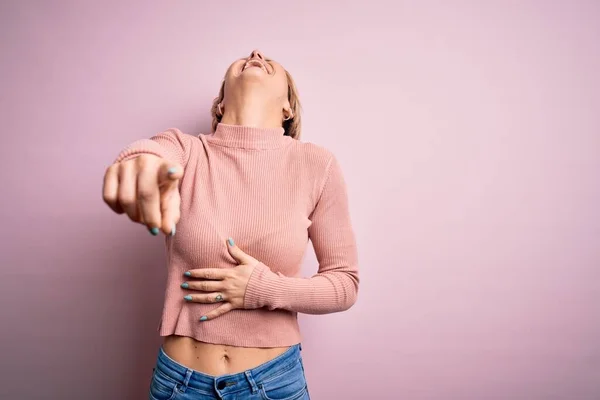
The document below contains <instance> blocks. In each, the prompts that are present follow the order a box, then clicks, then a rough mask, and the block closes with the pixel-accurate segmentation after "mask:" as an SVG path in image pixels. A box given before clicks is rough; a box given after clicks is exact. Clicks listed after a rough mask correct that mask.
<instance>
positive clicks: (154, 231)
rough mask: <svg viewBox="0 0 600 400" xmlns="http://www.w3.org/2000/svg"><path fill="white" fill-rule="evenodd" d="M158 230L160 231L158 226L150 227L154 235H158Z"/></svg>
mask: <svg viewBox="0 0 600 400" xmlns="http://www.w3.org/2000/svg"><path fill="white" fill-rule="evenodd" d="M158 232H160V229H158V228H157V227H154V228H152V229H150V233H151V234H153V235H154V236H156V235H158Z"/></svg>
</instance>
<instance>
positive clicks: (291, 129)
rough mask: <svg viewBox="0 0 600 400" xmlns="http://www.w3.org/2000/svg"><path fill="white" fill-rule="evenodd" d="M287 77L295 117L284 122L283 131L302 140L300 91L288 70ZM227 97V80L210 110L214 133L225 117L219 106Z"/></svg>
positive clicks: (222, 84) (289, 98) (289, 96)
mask: <svg viewBox="0 0 600 400" xmlns="http://www.w3.org/2000/svg"><path fill="white" fill-rule="evenodd" d="M285 76H286V78H287V84H288V101H289V102H290V107H291V109H292V113H293V117H292V118H290V119H288V120H287V121H283V130H284V131H285V132H284V135H286V136H291V137H292V138H293V139H300V127H301V118H300V110H301V106H300V99H299V98H298V89H296V84H295V83H294V79H293V78H292V75H290V73H289V72H288V71H287V70H286V71H285ZM224 97H225V80H223V83H221V89H220V90H219V95H218V96H217V97H216V98H215V99H214V101H213V104H212V107H211V109H210V114H211V116H212V131H213V132H214V131H215V130H216V129H217V124H218V123H219V122H221V119H222V118H223V115H222V114H220V113H219V104H220V103H221V102H222V101H223V98H224Z"/></svg>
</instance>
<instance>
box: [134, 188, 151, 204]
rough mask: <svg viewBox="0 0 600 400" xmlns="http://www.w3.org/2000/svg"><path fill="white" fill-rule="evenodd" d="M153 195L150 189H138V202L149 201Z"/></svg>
mask: <svg viewBox="0 0 600 400" xmlns="http://www.w3.org/2000/svg"><path fill="white" fill-rule="evenodd" d="M152 197H153V193H152V189H150V188H140V189H138V200H142V201H148V200H150V199H152Z"/></svg>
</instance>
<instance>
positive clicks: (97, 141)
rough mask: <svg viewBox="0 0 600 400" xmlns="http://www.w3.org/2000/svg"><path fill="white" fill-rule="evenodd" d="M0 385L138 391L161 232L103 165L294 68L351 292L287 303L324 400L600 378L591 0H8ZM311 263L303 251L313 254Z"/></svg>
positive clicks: (484, 399) (598, 88)
mask: <svg viewBox="0 0 600 400" xmlns="http://www.w3.org/2000/svg"><path fill="white" fill-rule="evenodd" d="M0 15H1V17H0V18H1V21H0V22H1V25H0V31H1V33H2V37H1V39H0V41H1V45H2V49H1V50H2V53H1V58H2V61H1V63H0V72H1V75H0V79H1V80H0V82H1V88H0V91H1V93H0V96H1V97H0V99H1V103H0V113H1V119H0V123H1V124H2V128H3V129H2V145H1V147H0V148H1V150H0V151H1V153H0V155H1V158H0V159H1V162H2V168H1V169H0V179H1V180H0V182H1V185H2V207H1V208H0V210H1V211H0V212H1V215H0V217H1V221H2V223H3V228H2V231H1V233H0V235H1V239H2V240H1V244H0V246H1V249H0V250H1V253H0V262H1V279H0V334H1V338H0V339H1V340H0V368H1V370H0V398H2V399H7V400H8V399H23V400H36V399H77V400H80V399H86V400H95V399H116V400H120V399H123V400H130V399H131V400H136V399H143V398H146V397H145V396H146V390H147V387H148V382H149V378H150V373H151V370H152V367H153V362H154V359H155V356H156V351H157V348H158V346H159V343H160V342H159V338H158V337H157V335H156V325H157V322H158V318H159V314H160V308H161V303H162V294H163V279H164V276H165V267H164V251H163V246H162V240H161V239H160V238H154V237H151V236H150V235H148V233H147V232H146V231H145V230H144V228H142V227H140V226H137V225H133V224H131V223H129V222H128V221H127V220H126V219H125V218H123V217H118V216H116V215H113V214H111V213H110V211H109V210H108V208H107V207H106V206H105V205H104V204H103V202H102V199H101V184H102V176H103V172H104V169H105V168H106V166H107V165H108V164H109V163H110V162H111V161H112V160H113V158H114V157H115V156H116V154H117V153H118V151H119V150H120V149H121V148H122V147H123V146H124V145H126V144H127V143H129V142H131V141H133V140H135V139H138V138H141V137H149V136H151V135H152V134H154V133H156V132H158V131H161V130H164V129H166V128H170V127H174V126H176V127H179V128H180V129H182V130H183V131H185V132H188V133H198V132H207V131H208V130H209V124H210V121H209V117H208V110H209V105H210V102H211V100H212V98H213V97H214V96H215V95H216V94H217V90H218V87H219V83H220V81H221V78H222V76H223V73H224V71H225V69H226V68H227V66H228V65H229V63H230V62H231V61H232V60H234V59H235V58H238V57H241V56H244V55H246V54H248V53H249V52H250V50H252V49H253V48H255V47H258V48H260V49H262V50H263V51H264V52H265V53H266V54H267V55H268V56H271V57H273V58H275V59H277V60H278V61H280V62H281V63H282V64H283V65H284V66H286V67H287V68H288V69H289V70H290V71H291V73H292V74H293V76H294V77H295V79H296V80H297V84H298V87H299V89H300V94H301V99H302V101H303V103H304V114H303V115H304V117H303V118H304V130H303V139H304V140H306V141H312V142H316V143H318V144H321V145H323V146H326V147H328V148H329V149H331V150H332V151H333V152H334V153H335V154H336V155H337V156H338V158H339V159H340V162H341V164H342V167H343V169H344V172H345V175H346V178H347V181H348V186H349V194H350V202H351V211H352V216H353V221H354V225H355V230H356V233H357V239H358V243H359V252H360V261H361V264H360V267H361V278H362V283H361V289H360V295H359V302H358V304H357V305H356V306H355V307H354V308H352V309H351V310H350V311H349V312H346V313H341V314H335V315H329V316H319V317H312V316H310V317H308V316H301V324H302V328H303V333H304V337H305V340H304V349H305V351H304V353H305V355H304V356H305V359H306V365H307V378H308V381H309V386H310V391H311V394H312V398H313V399H314V400H338V399H339V400H347V399H348V400H351V399H361V400H363V399H366V400H371V399H390V400H396V399H398V400H546V399H548V400H550V399H552V400H555V399H560V400H597V399H600V211H599V208H598V206H599V205H600V112H599V108H600V77H599V76H600V45H599V44H598V43H599V41H600V24H599V23H598V20H599V19H600V3H598V2H595V1H571V2H568V1H566V0H565V1H553V2H548V1H537V2H534V1H524V2H523V1H521V2H518V1H491V0H490V1H455V2H443V1H419V2H417V1H413V2H409V1H407V2H398V1H391V0H390V1H387V2H385V1H381V2H378V1H373V0H371V1H364V2H358V1H356V2H347V1H321V2H317V1H252V2H242V1H219V2H217V1H191V0H188V1H176V2H175V1H163V2H156V1H154V2H151V1H143V2H142V1H138V2H133V1H96V2H92V1H75V0H73V1H33V0H29V1H16V0H15V1H2V3H1V5H0ZM315 268H316V262H315V258H314V255H313V253H312V251H308V252H307V257H306V264H305V271H306V273H307V274H310V273H312V272H313V271H314V270H315Z"/></svg>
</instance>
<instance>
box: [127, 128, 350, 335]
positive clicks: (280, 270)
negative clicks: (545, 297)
mask: <svg viewBox="0 0 600 400" xmlns="http://www.w3.org/2000/svg"><path fill="white" fill-rule="evenodd" d="M140 154H155V155H157V156H160V157H163V158H166V159H169V160H171V161H174V162H177V163H179V164H181V165H182V166H183V168H184V175H183V178H182V179H181V183H180V193H181V220H180V221H179V223H178V225H177V233H176V234H175V236H173V237H167V238H166V246H167V263H168V275H167V287H166V293H165V303H164V308H163V313H162V320H161V325H160V328H159V331H160V334H161V335H162V336H168V335H173V334H175V335H181V336H189V337H192V338H194V339H197V340H199V341H202V342H207V343H215V344H224V345H232V346H242V347H282V346H290V345H293V344H296V343H299V342H300V332H299V328H298V321H297V313H298V312H301V313H307V314H326V313H333V312H338V311H343V310H346V309H348V308H349V307H350V306H352V304H354V302H355V301H356V296H357V290H358V268H357V252H356V245H355V239H354V233H353V230H352V226H351V222H350V215H349V213H348V200H347V195H346V186H345V183H344V178H343V176H342V172H341V170H340V166H339V164H338V162H337V161H336V159H335V157H334V156H333V155H332V154H331V153H330V152H329V151H327V150H325V149H324V148H322V147H319V146H317V145H314V144H311V143H303V142H300V141H298V140H295V139H292V138H290V137H289V136H284V135H283V128H276V129H263V128H251V127H243V126H233V125H224V124H219V125H218V126H217V129H216V132H215V133H213V134H211V135H204V134H201V135H199V136H191V135H187V134H183V133H181V132H180V131H179V130H177V129H170V130H168V131H166V132H163V133H161V134H158V135H156V136H154V137H153V138H151V139H143V140H139V141H137V142H135V143H132V144H131V145H130V146H128V147H127V148H126V149H125V150H123V152H122V153H121V154H120V155H119V157H118V158H117V161H122V160H125V159H129V158H132V157H136V156H137V155H140ZM229 237H231V238H233V239H234V240H235V242H236V244H237V245H238V246H239V247H240V248H241V249H242V250H243V251H244V252H246V253H247V254H249V255H251V256H252V257H254V258H256V259H257V260H259V261H260V263H259V264H258V266H257V267H256V268H255V270H254V272H253V274H252V276H251V278H250V281H249V283H248V287H247V289H246V295H245V299H244V309H237V310H233V311H230V312H228V313H226V314H224V315H223V316H220V317H218V318H216V319H214V320H209V321H204V322H201V321H200V317H202V316H203V315H205V314H206V313H207V312H208V311H209V310H211V309H213V308H215V307H216V306H217V305H215V304H199V303H189V302H186V301H185V300H184V299H183V297H184V296H185V295H186V294H187V292H186V291H184V290H183V289H181V287H180V285H181V283H182V282H183V281H184V280H185V277H184V275H183V274H184V272H185V271H187V270H190V269H194V268H203V267H213V268H214V267H216V268H231V267H234V266H236V265H237V263H236V262H235V260H234V259H233V258H232V257H231V256H230V255H229V253H228V251H227V248H226V239H227V238H229ZM309 239H310V240H311V241H312V244H313V247H314V249H315V253H316V255H317V259H318V261H319V270H318V272H317V273H316V274H315V275H313V276H312V277H310V278H305V277H300V276H299V272H300V267H301V263H302V259H303V256H304V253H305V250H306V247H307V242H308V240H309Z"/></svg>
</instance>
